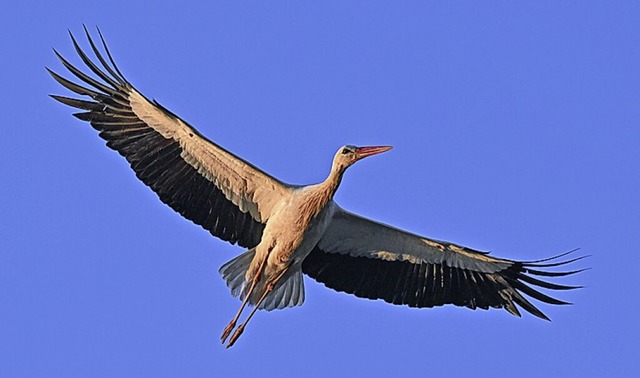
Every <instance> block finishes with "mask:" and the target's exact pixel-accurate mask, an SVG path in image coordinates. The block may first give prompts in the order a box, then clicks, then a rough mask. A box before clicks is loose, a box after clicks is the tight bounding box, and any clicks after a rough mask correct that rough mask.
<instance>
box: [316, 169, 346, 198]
mask: <svg viewBox="0 0 640 378" xmlns="http://www.w3.org/2000/svg"><path fill="white" fill-rule="evenodd" d="M344 171H345V169H344V168H343V167H340V166H336V165H334V166H333V167H331V172H330V173H329V176H328V177H327V179H326V180H324V182H323V183H322V184H321V185H322V187H323V189H324V191H325V192H326V195H327V197H328V199H332V198H333V195H334V194H335V193H336V191H337V190H338V187H339V186H340V183H341V182H342V175H343V174H344Z"/></svg>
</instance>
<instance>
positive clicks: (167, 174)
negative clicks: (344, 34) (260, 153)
mask: <svg viewBox="0 0 640 378" xmlns="http://www.w3.org/2000/svg"><path fill="white" fill-rule="evenodd" d="M84 32H85V34H86V37H87V40H88V44H89V46H90V47H91V50H92V51H93V54H94V55H95V57H94V59H93V60H92V59H91V58H90V57H89V56H88V55H87V54H86V53H85V51H83V50H82V49H81V47H80V46H79V44H78V42H77V41H76V39H75V38H74V36H73V34H71V33H69V34H70V36H71V41H72V43H73V46H74V48H75V50H76V52H77V54H78V55H79V57H80V59H81V60H82V61H83V62H84V64H85V65H86V67H87V68H88V69H89V70H90V71H91V72H93V74H94V76H90V75H87V74H85V73H83V72H82V71H81V70H79V69H78V68H76V67H75V66H73V65H72V64H71V63H69V62H68V61H67V60H66V59H65V58H63V57H62V56H61V55H60V54H59V53H58V52H57V51H56V50H55V49H54V53H55V54H56V55H57V57H58V59H59V60H60V61H61V63H62V65H63V66H64V67H65V68H66V69H67V70H68V71H69V72H70V73H71V74H72V75H74V76H75V77H76V78H77V79H79V80H80V81H81V82H83V83H84V84H82V85H79V84H77V83H75V82H73V81H71V80H68V79H66V78H64V77H62V76H60V75H58V74H57V73H55V72H53V71H52V70H50V69H49V68H47V70H48V71H49V73H50V74H51V75H52V76H53V78H54V79H55V80H56V81H57V82H58V83H60V84H61V85H62V86H64V87H65V88H67V89H69V90H70V91H71V92H74V93H76V94H78V95H83V96H88V97H89V99H88V100H82V99H78V98H71V97H64V96H58V95H51V97H53V98H54V99H56V100H58V101H60V102H62V103H63V104H66V105H69V106H71V107H74V108H77V109H80V110H81V112H79V113H75V114H74V116H75V117H77V118H79V119H80V120H82V121H87V122H89V123H90V124H91V126H92V127H93V128H94V129H96V130H97V131H99V135H100V137H102V138H103V139H104V140H106V142H107V143H106V144H107V146H108V147H110V148H112V149H114V150H116V151H117V152H118V153H120V154H121V155H122V156H123V157H124V158H125V159H127V161H128V162H129V164H130V165H131V168H132V169H133V171H134V172H135V174H136V176H137V177H138V178H139V179H140V180H141V181H142V182H143V183H144V184H146V185H147V186H149V187H150V188H151V189H152V190H153V191H154V192H155V193H156V194H157V195H158V197H159V198H160V200H161V201H162V202H164V203H166V204H167V205H169V206H170V207H171V208H172V209H173V210H175V211H177V212H178V213H180V214H181V215H182V216H184V217H185V218H187V219H189V220H191V221H192V222H193V223H195V224H197V225H200V226H202V227H203V228H204V229H205V230H207V231H209V232H210V233H211V234H213V235H214V236H216V237H218V238H220V239H222V240H225V241H228V242H230V243H231V244H238V245H239V246H241V247H244V248H246V249H247V250H246V251H245V252H244V253H242V254H240V255H239V256H238V257H236V258H234V259H232V260H231V261H229V262H227V263H226V264H224V265H223V266H222V267H221V268H220V274H221V275H222V278H223V279H224V280H225V282H226V284H227V286H228V287H229V289H230V290H231V293H232V295H234V296H237V297H239V298H240V299H241V301H242V304H241V306H240V309H239V310H238V312H237V313H236V315H235V316H234V317H233V319H232V320H231V321H230V322H229V324H228V325H227V326H226V327H225V329H224V331H223V334H222V337H221V340H222V343H223V344H224V343H225V342H226V340H227V338H228V337H229V336H230V335H231V338H229V342H228V344H227V348H228V347H230V346H232V345H233V344H234V343H235V342H236V340H237V339H238V337H239V336H240V335H241V334H242V332H243V330H244V329H245V326H246V324H247V323H248V321H249V320H250V319H251V317H252V316H253V315H254V314H255V312H256V310H258V309H264V310H267V311H270V310H274V309H283V308H287V307H292V306H299V305H302V303H303V302H304V296H305V292H304V283H303V273H304V274H306V275H308V276H310V277H311V278H313V279H315V280H317V281H319V282H321V283H323V284H324V285H326V286H327V287H329V288H332V289H334V290H336V291H341V292H346V293H349V294H353V295H355V296H357V297H360V298H369V299H383V300H384V301H386V302H389V303H392V304H396V305H407V306H410V307H434V306H442V305H444V304H453V305H456V306H465V307H468V308H471V309H476V308H481V309H488V308H489V307H493V308H503V309H505V310H506V311H508V312H509V313H511V314H513V315H516V316H520V312H519V310H518V306H519V307H520V308H522V309H524V310H525V311H527V312H529V313H531V314H533V315H535V316H537V317H539V318H542V319H546V320H548V319H549V318H548V317H547V316H546V315H545V314H543V313H542V312H541V311H540V310H539V309H538V308H536V307H535V306H534V305H533V304H532V303H531V302H529V300H527V299H526V298H525V297H524V296H523V295H522V294H525V295H527V296H529V297H531V298H534V299H536V300H538V301H541V302H545V303H548V304H555V305H561V304H568V302H564V301H561V300H558V299H555V298H552V297H550V296H548V295H546V294H544V293H542V292H540V291H538V290H537V289H535V288H534V287H541V288H545V289H551V290H568V289H575V288H578V287H579V286H566V285H560V284H555V283H551V282H547V281H543V280H541V279H538V278H535V276H543V277H561V276H568V275H571V274H574V273H578V272H580V271H582V270H583V269H579V270H572V271H560V272H559V271H548V270H544V269H542V268H548V267H557V266H562V265H566V264H569V263H572V262H574V261H577V260H580V259H581V258H582V257H578V258H572V259H569V260H559V258H560V257H563V256H565V255H567V254H569V253H571V252H573V251H570V252H567V253H564V254H561V255H558V256H554V257H551V258H548V259H544V260H537V261H515V260H509V259H504V258H497V257H492V256H490V255H488V253H487V252H480V251H477V250H473V249H471V248H467V247H463V246H460V245H456V244H454V243H449V242H445V241H439V240H434V239H430V238H426V237H423V236H419V235H415V234H412V233H409V232H406V231H403V230H400V229H397V228H394V227H391V226H388V225H385V224H383V223H379V222H376V221H373V220H369V219H366V218H364V217H361V216H359V215H356V214H353V213H350V212H348V211H346V210H344V209H342V208H341V207H340V206H338V205H337V204H336V203H335V201H334V200H333V196H334V194H335V192H336V190H337V189H338V186H339V185H340V181H341V179H342V176H343V174H344V173H345V170H346V169H347V168H349V167H350V166H351V165H353V164H354V163H355V162H357V161H359V160H361V159H363V158H366V157H369V156H373V155H377V154H380V153H383V152H385V151H388V150H390V149H391V147H389V146H372V147H356V146H352V145H346V146H343V147H340V149H338V151H337V153H336V154H335V156H334V157H333V164H332V166H331V170H330V172H329V175H328V177H327V179H326V180H324V181H323V182H321V183H318V184H314V185H308V186H297V185H289V184H286V183H284V182H282V181H280V180H278V179H276V178H274V177H272V176H270V175H268V174H267V173H265V172H263V171H261V170H260V169H258V168H256V167H255V166H253V165H251V164H250V163H248V162H246V161H244V160H243V159H241V158H239V157H237V156H235V155H233V154H232V153H231V152H229V151H227V150H225V149H223V148H222V147H220V146H218V145H217V144H215V143H213V142H211V141H210V140H208V139H206V138H205V137H204V136H203V135H201V134H200V133H199V132H198V131H197V130H196V129H195V128H193V127H192V126H190V125H189V124H188V123H187V122H185V121H184V120H182V119H181V118H180V117H178V116H177V115H175V114H173V113H172V112H171V111H169V110H168V109H166V108H165V107H163V106H162V105H160V104H159V103H158V102H156V101H155V100H153V101H150V100H148V99H147V98H146V97H145V96H143V95H142V94H141V93H140V92H138V90H136V89H135V88H134V87H133V86H132V85H131V83H130V82H129V81H127V80H126V79H125V77H124V75H122V73H121V72H120V70H119V69H118V67H117V66H116V64H115V62H114V59H113V57H112V55H111V53H110V52H109V49H108V48H107V45H106V43H105V40H104V38H103V36H102V34H101V33H100V30H98V35H99V37H100V41H101V45H102V48H98V46H97V45H96V43H95V42H94V40H93V39H92V37H91V35H90V33H89V32H88V31H87V29H86V27H85V28H84ZM101 50H102V52H101ZM105 54H106V55H105ZM105 57H106V58H105ZM96 59H97V62H96ZM247 305H249V306H252V307H253V308H252V310H251V312H250V313H249V314H248V316H247V317H246V319H245V320H244V322H243V323H241V324H240V325H239V326H237V327H236V325H237V322H238V321H239V319H240V317H241V314H242V313H243V310H244V309H245V308H246V306H247ZM234 329H235V332H234ZM232 332H233V334H231V333H232Z"/></svg>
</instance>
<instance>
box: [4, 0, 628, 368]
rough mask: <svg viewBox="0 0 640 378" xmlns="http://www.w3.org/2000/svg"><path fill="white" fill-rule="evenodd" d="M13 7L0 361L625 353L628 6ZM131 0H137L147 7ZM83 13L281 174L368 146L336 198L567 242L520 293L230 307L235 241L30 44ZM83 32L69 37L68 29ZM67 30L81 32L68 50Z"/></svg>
mask: <svg viewBox="0 0 640 378" xmlns="http://www.w3.org/2000/svg"><path fill="white" fill-rule="evenodd" d="M180 3H181V2H178V1H167V2H136V1H109V2H86V1H62V2H54V1H48V2H45V1H42V2H41V3H37V2H31V3H30V2H19V1H14V2H10V4H5V5H3V10H2V15H0V20H1V21H2V22H0V47H1V51H2V56H3V58H2V60H1V62H2V63H0V64H1V65H2V70H0V83H1V84H2V90H1V94H0V96H1V98H0V107H1V109H2V137H1V138H0V147H1V148H0V154H1V158H0V172H2V178H1V181H0V182H1V185H0V209H1V214H2V215H1V216H0V230H1V231H0V356H2V357H1V361H0V376H2V377H53V376H59V377H63V376H64V377H115V376H117V377H133V376H136V377H140V376H153V377H177V376H180V377H200V376H207V377H218V376H235V377H242V376H249V375H251V374H253V375H255V374H257V373H260V374H261V375H262V376H274V377H275V376H300V375H301V374H304V375H305V376H308V377H340V376H349V377H355V376H389V375H391V374H397V375H400V376H440V375H442V374H447V376H453V377H458V376H459V377H462V376H464V377H468V376H478V377H482V376H495V375H496V374H497V375H506V374H510V375H511V374H513V375H517V376H520V377H540V376H565V377H585V376H629V375H630V374H631V372H632V371H634V370H635V369H636V367H637V361H638V358H640V348H639V345H640V344H639V342H638V340H639V337H640V332H639V330H640V326H638V323H637V320H638V317H639V316H640V311H639V310H638V305H637V302H638V300H637V299H636V297H637V295H638V289H639V286H638V283H637V279H636V278H637V267H636V266H635V262H636V261H637V255H638V245H639V244H640V196H639V195H638V194H639V192H638V191H639V189H638V188H639V187H640V169H639V168H638V167H639V161H640V148H639V146H640V143H639V141H640V127H639V120H640V89H639V88H640V22H638V20H640V3H638V2H634V1H619V2H618V1H591V2H584V1H562V2H559V1H535V2H527V3H526V4H524V3H520V2H515V1H510V2H483V4H482V5H480V4H479V2H476V1H451V2H430V1H429V2H428V1H415V2H413V1H403V2H391V1H384V2H382V1H322V2H320V1H298V2H292V1H288V2H282V1H269V2H266V1H260V2H251V1H242V2H240V1H235V2H232V1H225V2H220V1H206V2H205V1H203V2H201V4H195V3H185V4H182V5H180ZM152 4H153V5H152ZM82 23H86V24H87V25H88V26H89V27H90V28H93V27H95V26H96V25H98V26H100V27H101V29H102V31H103V32H104V34H105V37H106V38H107V42H108V43H109V45H110V47H111V51H112V53H113V54H114V58H115V59H116V61H117V62H118V63H119V66H120V68H121V70H122V71H123V72H124V74H125V75H126V76H127V78H128V79H129V80H130V81H131V82H132V83H133V84H134V85H135V86H136V87H137V88H138V89H139V90H140V91H142V92H143V93H144V94H146V95H147V96H148V97H153V98H156V99H158V100H159V101H160V102H161V103H162V104H163V105H165V106H166V107H168V108H169V109H171V110H172V111H174V112H175V113H177V114H179V115H180V116H182V117H183V118H184V119H186V120H187V121H189V122H190V123H191V124H193V125H195V126H196V127H197V128H198V129H199V130H200V131H201V132H202V133H203V134H205V135H207V136H208V137H209V138H211V139H212V140H214V141H216V142H217V143H219V144H221V145H223V146H224V147H226V148H228V149H230V150H231V151H233V152H235V153H237V154H238V155H240V156H242V157H244V158H245V159H247V160H249V161H251V162H253V163H254V164H256V165H257V166H259V167H261V168H263V169H264V170H266V171H268V172H270V173H271V174H273V175H276V176H277V177H279V178H281V179H282V180H284V181H287V182H290V183H297V184H305V183H313V182H318V181H320V180H322V179H324V177H325V176H326V174H327V173H328V170H329V167H330V163H331V158H332V156H333V154H334V152H335V151H336V149H337V148H338V147H339V146H341V145H343V144H357V145H367V144H390V145H393V146H394V147H395V148H394V149H393V150H392V151H391V152H389V153H386V154H383V155H380V156H378V157H374V158H370V159H367V160H366V161H363V162H361V163H359V164H357V165H356V166H354V167H353V168H352V169H350V170H349V171H348V172H347V174H346V176H345V179H344V181H343V185H342V187H341V188H340V190H339V192H338V194H337V196H336V200H337V202H338V203H339V204H340V205H342V206H343V207H345V208H347V209H349V210H351V211H354V212H358V213H360V214H363V215H365V216H368V217H371V218H375V219H377V220H380V221H383V222H385V223H389V224H393V225H395V226H397V227H401V228H404V229H408V230H410V231H412V232H416V233H419V234H423V235H425V236H430V237H434V238H439V239H444V240H450V241H453V242H457V243H460V244H463V245H467V246H469V247H473V248H477V249H481V250H491V251H492V254H493V255H495V256H500V257H506V258H511V259H521V260H522V259H524V260H527V259H528V260H531V259H540V258H544V257H548V256H551V255H554V254H558V253H561V252H565V251H568V250H570V249H573V248H576V247H580V248H581V250H580V253H581V254H588V255H592V257H591V258H590V259H588V260H586V261H583V262H581V263H578V264H576V265H575V267H576V268H583V267H591V268H592V269H591V270H589V271H586V272H584V273H581V274H579V275H577V276H573V277H571V278H566V279H563V280H559V282H560V283H565V284H581V285H586V288H585V289H582V290H577V291H573V292H565V293H559V297H561V298H562V299H565V300H568V301H571V302H574V303H575V304H574V305H573V306H563V307H558V306H550V305H545V304H540V308H541V309H542V310H543V311H544V312H545V313H546V314H547V315H548V316H549V317H550V318H551V319H552V322H545V321H542V320H539V319H537V318H535V317H533V316H530V315H528V314H525V315H524V316H523V318H516V317H513V316H511V315H509V314H508V313H507V312H506V311H502V310H491V311H481V310H477V311H471V310H468V309H463V308H457V307H452V306H447V307H443V308H436V309H422V310H416V309H409V308H405V307H395V306H391V305H389V304H386V303H384V302H381V301H368V300H363V299H358V298H355V297H352V296H349V295H346V294H342V293H336V292H333V291H331V290H329V289H326V288H325V287H324V286H322V285H321V284H318V283H316V282H314V281H312V280H307V281H306V289H307V300H306V303H305V304H304V306H302V307H298V308H294V309H287V310H284V311H274V312H270V313H266V312H259V313H258V315H257V316H256V318H255V319H254V320H253V321H252V324H250V326H249V327H248V328H247V330H246V332H245V334H244V335H243V336H242V338H240V340H239V342H238V343H237V344H236V346H234V347H233V348H232V349H230V350H225V349H224V347H223V346H222V345H221V344H220V343H219V335H220V333H221V331H222V329H223V328H224V326H225V325H226V324H227V322H228V321H229V319H230V318H231V317H232V315H233V314H234V312H235V311H236V309H237V307H238V305H239V301H238V300H237V299H236V298H233V297H231V295H230V293H229V291H228V289H227V288H226V286H225V285H224V283H223V281H222V279H221V278H220V277H219V275H218V273H217V270H218V268H219V267H220V265H222V264H223V263H224V262H226V261H228V260H230V259H231V258H232V257H234V256H235V255H237V254H238V253H240V252H242V249H241V248H239V247H236V246H231V245H229V244H226V243H223V242H221V241H219V240H217V239H215V238H213V237H211V235H210V234H208V233H207V232H206V231H204V230H202V229H201V228H199V227H197V226H195V225H193V224H191V223H190V222H188V221H185V220H184V219H182V217H180V216H179V215H178V214H176V213H174V212H173V211H172V210H171V209H169V208H168V207H167V206H165V205H163V204H162V203H161V202H160V201H159V200H158V199H157V197H156V196H155V195H154V194H153V193H152V192H151V191H150V190H149V189H148V188H147V187H145V186H144V185H142V184H141V183H140V182H138V180H137V179H136V178H135V176H134V174H133V173H132V172H131V170H130V169H129V168H128V166H127V164H126V162H125V161H124V159H122V158H121V157H120V156H118V155H117V154H116V153H115V152H113V151H111V150H109V149H107V148H106V147H105V146H104V142H103V141H102V140H101V139H99V138H98V136H97V135H96V132H95V131H94V130H92V129H91V128H90V127H89V126H88V125H87V124H85V123H82V122H80V121H78V120H76V119H74V118H73V117H72V116H71V113H72V109H70V108H67V107H65V106H63V105H61V104H59V103H56V102H55V101H53V100H52V99H50V98H48V97H47V95H48V94H50V93H55V94H65V95H68V94H69V93H68V92H67V91H65V90H64V89H63V88H61V87H60V86H59V85H58V84H57V83H55V82H54V81H53V80H52V79H51V78H50V77H49V76H48V74H47V73H46V71H45V69H44V67H45V66H48V67H50V68H53V69H55V70H57V71H59V72H61V73H62V72H64V69H63V67H62V66H61V65H60V64H59V63H58V62H57V60H56V59H55V56H54V54H53V52H52V51H51V48H52V47H55V48H56V49H58V50H59V51H60V52H61V53H62V54H63V55H65V56H67V57H68V58H69V59H70V60H71V61H72V62H74V63H81V62H80V61H79V59H77V57H76V56H75V53H74V51H73V48H72V46H71V43H70V41H69V38H68V35H67V29H70V30H72V31H73V32H74V33H76V34H77V35H78V36H79V37H82V35H81V31H82ZM80 39H82V43H84V40H83V38H80ZM85 46H86V45H85Z"/></svg>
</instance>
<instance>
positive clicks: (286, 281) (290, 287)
mask: <svg viewBox="0 0 640 378" xmlns="http://www.w3.org/2000/svg"><path fill="white" fill-rule="evenodd" d="M303 303H304V278H303V277H302V270H301V269H300V267H295V266H292V267H291V268H290V271H289V272H288V273H287V274H286V275H285V276H284V277H283V278H282V281H280V283H279V284H278V285H276V287H275V289H274V290H273V291H272V292H271V293H270V294H269V295H268V296H267V298H265V300H264V302H262V304H261V305H260V307H259V308H260V309H261V310H267V311H271V310H276V309H278V310H279V309H283V308H287V307H294V306H301V305H302V304H303Z"/></svg>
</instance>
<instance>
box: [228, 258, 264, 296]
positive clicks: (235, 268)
mask: <svg viewBox="0 0 640 378" xmlns="http://www.w3.org/2000/svg"><path fill="white" fill-rule="evenodd" d="M255 254H256V251H255V249H253V248H252V249H250V250H248V251H247V252H245V253H243V254H241V255H239V256H237V257H235V258H234V259H232V260H230V261H227V262H226V263H225V264H224V265H223V266H221V267H220V270H219V272H220V275H221V276H222V279H224V280H225V282H226V283H227V286H228V287H229V289H231V295H233V296H234V297H238V296H240V294H242V292H243V291H244V287H245V275H246V273H247V270H248V269H249V265H250V264H251V261H252V260H253V256H255Z"/></svg>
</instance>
